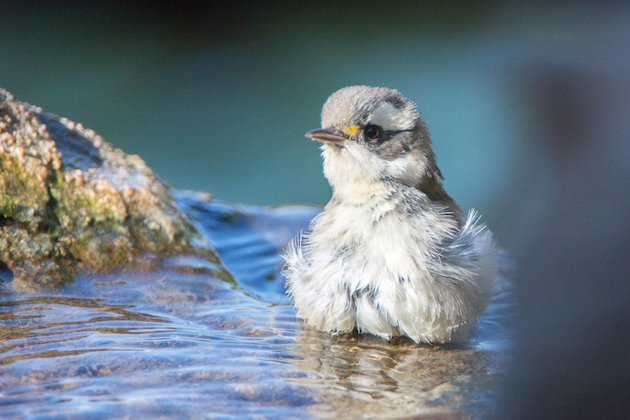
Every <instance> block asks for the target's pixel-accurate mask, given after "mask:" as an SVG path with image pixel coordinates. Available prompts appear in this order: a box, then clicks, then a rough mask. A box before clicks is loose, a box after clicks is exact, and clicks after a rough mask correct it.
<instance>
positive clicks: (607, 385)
mask: <svg viewBox="0 0 630 420" xmlns="http://www.w3.org/2000/svg"><path fill="white" fill-rule="evenodd" d="M627 3H628V2H625V3H622V2H579V1H578V2H568V1H567V2H560V1H559V2H515V1H507V2H490V1H479V2H464V1H456V2H442V1H422V2H396V3H391V2H387V3H385V2H382V3H381V2H379V3H377V2H356V1H349V2H333V1H318V2H308V3H306V2H305V3H300V2H283V1H270V2H264V3H263V2H257V3H253V2H252V3H248V2H242V1H233V2H201V1H197V2H186V3H177V5H176V6H175V5H173V6H158V5H157V2H155V4H153V3H152V2H123V1H115V2H82V3H78V4H74V3H70V2H65V3H64V2H56V3H54V4H52V3H51V4H49V5H48V6H46V7H42V6H41V4H40V3H36V2H28V1H22V2H7V1H3V0H0V86H2V87H4V88H5V89H7V90H9V91H10V92H12V93H13V94H14V95H15V96H17V97H18V98H19V99H21V100H23V101H27V102H30V103H32V104H36V105H40V106H42V107H43V108H44V109H46V110H47V111H49V112H53V113H56V114H59V115H62V116H67V117H69V118H70V119H72V120H75V121H79V122H82V123H83V124H84V125H85V126H87V127H90V128H93V129H95V130H96V131H97V132H99V133H100V134H101V135H103V136H104V137H105V138H106V139H107V140H108V141H109V142H111V143H113V144H114V145H115V146H117V147H120V148H122V149H123V150H125V151H126V152H128V153H136V154H139V155H140V156H142V157H143V158H144V159H145V160H146V161H147V163H148V164H149V165H150V166H151V167H152V168H153V169H154V170H155V171H156V172H157V173H158V174H160V175H161V177H162V178H163V179H164V180H166V181H167V182H168V183H170V184H172V185H174V186H175V187H177V188H181V189H192V190H203V191H209V192H211V193H213V194H214V195H215V196H216V197H218V198H220V199H224V200H227V201H231V202H239V203H246V204H254V205H279V204H290V203H305V204H316V205H322V204H324V203H325V202H326V201H327V199H328V197H329V195H330V190H329V188H328V184H327V183H326V180H325V179H324V177H323V175H322V171H321V161H320V156H319V151H318V148H317V145H316V144H314V143H312V142H310V141H308V140H307V139H305V138H304V136H303V134H304V133H305V132H306V131H308V130H310V129H313V128H317V127H319V114H320V110H321V106H322V104H323V102H324V101H325V100H326V98H327V97H328V95H329V94H330V93H331V92H333V91H334V90H336V89H338V88H340V87H343V86H347V85H352V84H369V85H381V86H388V87H394V88H397V89H399V90H400V91H401V92H403V94H405V95H406V96H408V97H409V98H412V99H414V100H415V101H416V102H417V104H418V107H419V109H420V111H421V112H422V113H423V115H424V118H425V120H426V122H427V123H428V126H429V129H430V131H431V133H432V137H433V142H434V147H435V149H436V152H437V156H438V164H439V165H440V167H441V169H442V172H443V173H444V175H445V177H446V186H447V189H448V191H449V192H450V193H451V194H452V195H453V196H454V198H455V199H456V200H457V201H458V202H459V203H460V204H461V205H462V206H463V207H465V208H467V207H475V208H477V209H479V210H480V211H481V212H482V213H483V214H484V218H485V221H486V222H487V223H488V224H489V225H490V226H491V228H492V229H493V230H494V231H495V233H496V234H497V237H498V240H499V243H500V244H501V245H502V246H504V247H506V248H508V249H509V252H510V254H511V255H512V256H513V257H514V258H515V260H517V270H516V274H515V277H516V280H517V285H518V287H519V294H518V300H519V305H518V310H517V311H516V322H515V329H516V330H517V334H516V336H517V339H516V343H517V346H516V351H515V352H514V355H513V358H512V362H511V363H512V365H511V370H510V373H509V375H508V377H509V380H508V381H507V384H506V390H507V391H506V397H505V403H504V404H505V405H504V406H503V411H502V412H505V410H508V411H510V410H511V411H510V412H511V415H510V416H508V417H502V418H575V417H578V418H580V417H581V418H598V417H602V416H603V417H607V418H613V417H616V415H618V416H619V417H620V418H622V417H623V416H624V415H627V413H628V412H630V407H628V404H629V401H630V372H629V369H630V364H628V363H627V358H628V356H627V355H628V353H629V352H630V336H629V335H628V331H630V325H629V323H630V316H628V315H629V309H628V308H629V307H630V306H628V302H630V283H629V282H628V281H627V276H628V272H630V258H628V255H629V254H630V222H629V220H630V219H629V218H628V217H627V214H628V208H630V141H629V137H628V133H630V115H629V114H630V48H629V47H630V5H629V4H627ZM307 5H308V6H307Z"/></svg>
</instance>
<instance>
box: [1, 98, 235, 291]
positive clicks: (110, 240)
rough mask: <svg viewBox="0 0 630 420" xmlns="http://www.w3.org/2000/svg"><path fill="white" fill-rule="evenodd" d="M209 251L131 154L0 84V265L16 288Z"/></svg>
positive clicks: (214, 259)
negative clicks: (151, 258) (150, 259)
mask: <svg viewBox="0 0 630 420" xmlns="http://www.w3.org/2000/svg"><path fill="white" fill-rule="evenodd" d="M190 253H192V254H196V255H200V256H202V257H204V258H206V259H208V260H210V261H211V262H212V263H214V264H215V265H216V266H217V269H218V271H221V273H218V274H221V275H225V272H224V271H223V269H222V268H221V264H220V262H219V259H218V257H217V255H216V253H215V252H214V250H213V249H212V248H211V247H210V246H209V245H208V244H207V243H206V242H205V241H204V240H203V238H202V237H201V236H200V235H199V234H198V233H197V231H196V230H195V228H194V227H193V225H192V224H191V223H190V221H189V220H188V219H187V218H186V216H185V214H183V213H182V212H181V210H180V209H179V208H178V207H177V204H176V203H175V201H174V200H173V198H172V197H171V195H170V191H169V187H168V186H167V185H165V184H164V183H163V182H162V181H161V180H159V179H158V178H157V177H156V176H155V175H154V174H153V172H152V171H151V169H149V167H148V166H147V165H146V164H145V163H144V161H143V160H142V159H141V158H139V157H138V156H133V155H126V154H125V153H123V152H122V151H121V150H119V149H115V148H114V147H112V146H111V145H110V144H109V143H107V142H106V141H105V140H104V139H103V138H102V137H101V136H99V135H98V134H96V133H95V132H94V131H93V130H89V129H86V128H84V127H83V126H82V125H81V124H77V123H74V122H72V121H70V120H68V119H66V118H60V117H57V116H55V115H53V114H49V113H45V112H43V111H42V110H41V108H38V107H35V106H32V105H29V104H26V103H23V102H20V101H17V100H16V99H15V98H14V97H13V96H12V95H11V94H10V93H9V92H7V91H5V90H3V89H0V261H1V262H2V263H3V264H4V265H6V267H8V268H9V269H10V270H11V271H12V272H13V283H14V287H16V288H18V289H21V290H32V289H39V288H41V287H42V286H47V287H58V286H61V285H63V284H65V283H67V282H69V281H72V280H74V279H75V278H76V276H77V275H78V274H80V273H90V272H110V271H113V270H117V269H121V268H124V267H129V266H133V265H134V264H135V263H136V262H138V261H140V260H146V258H145V257H146V256H147V255H150V256H155V257H158V259H159V257H164V256H168V255H176V254H190Z"/></svg>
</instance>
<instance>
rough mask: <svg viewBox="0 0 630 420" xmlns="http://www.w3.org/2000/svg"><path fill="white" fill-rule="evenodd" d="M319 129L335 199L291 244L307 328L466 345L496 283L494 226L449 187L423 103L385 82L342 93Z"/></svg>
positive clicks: (290, 287)
mask: <svg viewBox="0 0 630 420" xmlns="http://www.w3.org/2000/svg"><path fill="white" fill-rule="evenodd" d="M322 127H323V128H321V129H317V130H313V131H310V132H308V133H307V134H306V137H309V138H311V139H313V140H317V141H319V142H321V143H322V146H321V149H322V156H323V159H324V175H325V176H326V178H327V179H328V181H329V182H330V185H331V186H332V190H333V195H332V198H331V199H330V201H329V202H328V204H327V205H326V207H325V208H324V211H323V212H322V213H320V214H319V215H317V216H316V217H315V218H314V219H313V220H312V221H311V224H310V227H309V231H308V232H306V233H305V234H302V235H301V236H300V237H299V238H298V239H297V240H296V241H293V242H292V243H291V244H289V246H288V247H287V249H286V251H285V254H284V258H285V261H286V264H285V267H284V274H285V277H286V284H287V292H288V294H289V296H290V297H291V298H292V300H293V303H294V305H295V307H296V308H297V314H298V317H300V318H302V319H303V320H304V321H305V323H306V324H307V325H310V326H312V327H314V328H316V329H318V330H321V331H327V332H331V333H346V332H352V331H354V330H357V331H358V332H364V333H370V334H374V335H377V336H380V337H382V338H385V339H390V338H392V337H397V336H401V335H404V336H407V337H409V338H410V339H412V340H413V341H415V342H417V343H420V342H422V343H447V342H457V341H464V340H467V339H468V338H469V335H470V332H471V329H472V328H473V327H474V326H475V324H476V322H477V320H478V319H479V317H480V316H481V315H482V313H483V311H484V310H485V308H486V306H487V304H488V301H489V299H490V296H491V294H492V289H493V284H494V279H495V272H496V270H495V247H494V244H493V239H492V234H491V233H490V231H489V230H487V229H486V227H485V226H484V225H481V224H479V222H478V217H477V215H476V213H475V212H474V210H471V211H470V212H469V213H468V215H467V217H466V218H463V217H462V213H461V210H460V208H459V207H458V206H457V204H456V203H455V201H454V200H453V199H452V198H451V197H450V196H449V195H448V194H447V193H446V191H445V190H444V187H443V184H442V183H443V180H442V175H441V173H440V170H439V169H438V167H437V165H436V161H435V154H434V153H433V149H432V146H431V139H430V137H429V133H428V131H427V128H426V126H425V124H424V122H423V121H422V118H421V117H420V114H419V113H418V111H417V109H416V105H415V104H414V103H413V102H412V101H410V100H408V99H407V98H405V97H404V96H402V95H401V94H400V93H399V92H398V91H396V90H394V89H388V88H377V87H368V86H351V87H346V88H343V89H340V90H338V91H337V92H335V93H333V94H332V95H331V96H330V97H329V98H328V100H327V101H326V103H325V104H324V108H323V110H322Z"/></svg>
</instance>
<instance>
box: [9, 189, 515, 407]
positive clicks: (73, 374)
mask: <svg viewBox="0 0 630 420" xmlns="http://www.w3.org/2000/svg"><path fill="white" fill-rule="evenodd" d="M180 204H181V205H182V207H184V208H185V209H186V211H187V213H188V214H189V216H190V217H191V219H193V220H195V221H196V223H198V225H199V228H200V229H201V230H202V231H203V232H204V234H206V235H207V236H208V237H209V238H210V240H212V241H214V243H215V244H216V245H217V248H218V249H219V252H220V254H221V255H222V256H223V258H224V260H225V262H226V264H227V265H228V267H229V268H230V269H231V271H232V273H233V274H234V275H235V278H236V279H237V280H238V285H235V284H232V283H229V282H226V281H222V280H219V279H217V278H216V277H214V276H213V274H212V273H213V271H212V267H209V266H208V267H206V266H205V265H204V264H205V263H204V262H203V261H200V260H198V259H195V258H194V257H185V258H184V257H181V258H173V259H169V260H167V261H165V262H164V264H162V266H161V267H160V269H159V270H157V271H151V272H121V273H115V274H110V275H103V276H98V277H86V278H82V279H79V280H78V281H77V282H76V283H75V284H73V285H71V286H69V287H67V288H65V289H64V290H59V291H56V292H54V293H47V294H46V293H42V294H38V295H34V296H25V295H18V294H15V293H12V292H11V291H10V288H9V285H8V284H2V285H0V409H1V412H2V415H3V416H7V417H10V416H38V415H42V416H46V415H51V414H53V415H61V416H64V415H74V416H89V415H97V416H103V415H107V416H108V417H130V416H143V417H147V416H154V415H155V416H157V415H159V416H187V417H190V416H208V415H211V416H212V415H219V416H221V415H230V414H238V415H248V414H249V415H252V414H257V415H262V416H269V417H287V416H290V417H295V416H302V415H316V416H330V415H333V414H335V415H347V416H359V415H364V414H369V415H372V416H380V415H389V416H402V415H421V414H431V415H441V414H444V413H446V414H447V415H449V416H450V415H454V414H455V413H464V414H466V415H467V414H472V415H482V414H487V413H489V412H490V411H491V410H492V407H493V405H494V401H495V397H494V382H496V380H497V377H498V375H499V374H500V371H497V369H496V366H495V365H496V361H495V359H496V357H495V356H496V355H498V354H499V353H500V352H501V349H503V348H504V346H501V345H498V346H497V345H496V343H500V342H501V334H500V333H499V327H498V326H499V325H500V324H501V314H502V313H503V307H504V303H505V302H502V298H497V299H496V300H495V304H494V305H495V306H493V307H492V308H494V309H492V308H491V310H490V316H489V317H488V318H487V319H488V321H484V322H483V323H482V327H481V328H482V330H481V332H480V334H479V337H478V338H479V339H480V340H481V341H482V343H481V344H474V345H473V344H471V345H470V346H468V347H461V348H455V347H451V348H432V347H429V346H416V345H414V344H412V343H410V342H408V341H405V340H400V341H399V342H394V343H387V342H385V341H383V340H380V339H378V338H374V337H369V336H354V335H346V336H339V337H334V336H329V335H327V334H322V333H318V332H315V331H312V330H308V329H304V328H303V327H302V326H301V324H300V323H299V322H298V321H297V320H296V319H295V316H294V312H293V310H292V308H290V306H289V305H288V304H287V301H286V298H285V296H284V290H283V285H282V279H281V278H280V276H279V275H278V271H279V268H280V267H281V265H282V260H281V258H280V257H279V255H278V251H279V249H281V248H282V246H283V245H284V244H285V243H286V242H287V241H288V240H289V238H290V237H292V236H293V235H294V234H295V232H296V231H297V230H298V229H300V228H301V227H304V226H305V224H306V223H307V222H308V220H309V219H310V217H312V215H313V214H314V213H315V212H316V210H313V209H305V208H284V209H271V210H261V209H252V208H244V209H240V210H238V211H237V210H235V209H233V208H231V207H228V206H225V205H221V204H215V203H205V202H203V201H202V200H198V199H197V198H196V196H194V195H191V194H182V195H181V197H180ZM503 300H505V299H503ZM493 340H494V341H493ZM493 342H494V343H495V345H487V344H488V343H493ZM481 349H485V350H481Z"/></svg>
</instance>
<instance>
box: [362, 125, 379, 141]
mask: <svg viewBox="0 0 630 420" xmlns="http://www.w3.org/2000/svg"><path fill="white" fill-rule="evenodd" d="M363 131H364V132H365V135H366V136H367V137H368V138H369V139H372V140H376V139H378V138H379V137H381V134H383V129H382V128H381V127H379V126H378V125H374V124H369V125H366V126H365V128H364V129H363Z"/></svg>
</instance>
